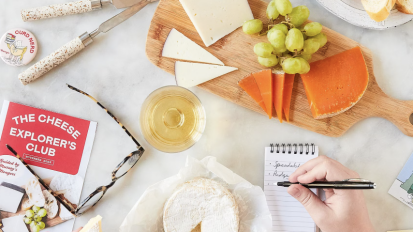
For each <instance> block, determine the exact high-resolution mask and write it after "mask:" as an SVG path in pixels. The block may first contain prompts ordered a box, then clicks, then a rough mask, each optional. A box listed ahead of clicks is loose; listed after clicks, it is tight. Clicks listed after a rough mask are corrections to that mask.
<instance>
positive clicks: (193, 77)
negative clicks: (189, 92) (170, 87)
mask: <svg viewBox="0 0 413 232" xmlns="http://www.w3.org/2000/svg"><path fill="white" fill-rule="evenodd" d="M235 70H238V69H237V68H233V67H227V66H220V65H212V64H200V63H189V62H181V61H177V62H175V78H176V83H177V85H179V86H182V87H185V88H190V87H193V86H196V85H199V84H202V83H204V82H207V81H210V80H212V79H214V78H217V77H219V76H222V75H225V74H227V73H230V72H232V71H235Z"/></svg>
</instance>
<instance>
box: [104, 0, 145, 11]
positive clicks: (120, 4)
mask: <svg viewBox="0 0 413 232" xmlns="http://www.w3.org/2000/svg"><path fill="white" fill-rule="evenodd" d="M102 1H103V0H102ZM109 1H110V2H111V3H112V4H113V5H114V6H115V7H116V8H118V9H122V8H126V7H130V6H133V5H135V4H137V3H139V2H141V1H142V0H109ZM102 3H103V2H102Z"/></svg>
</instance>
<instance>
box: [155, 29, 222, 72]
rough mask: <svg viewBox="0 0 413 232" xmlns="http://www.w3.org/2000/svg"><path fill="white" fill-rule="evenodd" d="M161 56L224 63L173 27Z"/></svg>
mask: <svg viewBox="0 0 413 232" xmlns="http://www.w3.org/2000/svg"><path fill="white" fill-rule="evenodd" d="M162 56H164V57H168V58H174V59H179V60H189V61H196V62H203V63H209V64H218V65H224V63H222V61H220V60H219V59H218V58H216V57H215V56H214V55H212V54H211V53H209V52H208V51H207V50H205V49H203V48H202V47H201V46H199V45H198V44H197V43H195V42H194V41H192V40H190V39H189V38H187V37H186V36H184V35H183V34H182V33H181V32H179V31H177V30H176V29H175V28H173V29H172V30H171V32H169V35H168V38H166V41H165V44H164V46H163V50H162Z"/></svg>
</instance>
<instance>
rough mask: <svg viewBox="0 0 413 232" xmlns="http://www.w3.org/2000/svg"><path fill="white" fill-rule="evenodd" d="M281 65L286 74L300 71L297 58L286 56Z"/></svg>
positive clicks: (299, 62) (299, 63)
mask: <svg viewBox="0 0 413 232" xmlns="http://www.w3.org/2000/svg"><path fill="white" fill-rule="evenodd" d="M281 66H282V68H283V70H284V72H286V73H288V74H296V73H299V72H300V71H301V61H300V60H299V59H297V58H287V59H285V60H284V62H283V63H282V64H281Z"/></svg>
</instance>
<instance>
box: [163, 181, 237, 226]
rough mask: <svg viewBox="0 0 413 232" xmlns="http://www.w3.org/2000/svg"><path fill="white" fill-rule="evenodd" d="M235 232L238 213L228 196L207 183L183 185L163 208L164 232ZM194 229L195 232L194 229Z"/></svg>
mask: <svg viewBox="0 0 413 232" xmlns="http://www.w3.org/2000/svg"><path fill="white" fill-rule="evenodd" d="M199 225H200V231H202V232H238V231H239V210H238V205H237V202H236V200H235V198H234V196H233V195H232V193H231V192H230V191H229V190H228V189H226V188H225V187H224V186H222V185H221V184H219V183H218V182H215V181H213V180H210V179H205V178H197V179H194V180H191V181H188V182H186V183H184V184H183V185H182V186H180V188H178V189H177V190H176V191H175V192H174V193H173V194H172V196H171V197H170V198H169V199H168V200H167V202H166V203H165V206H164V213H163V226H164V231H165V232H194V230H195V231H197V230H198V231H199V229H198V228H199ZM196 227H198V228H196Z"/></svg>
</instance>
